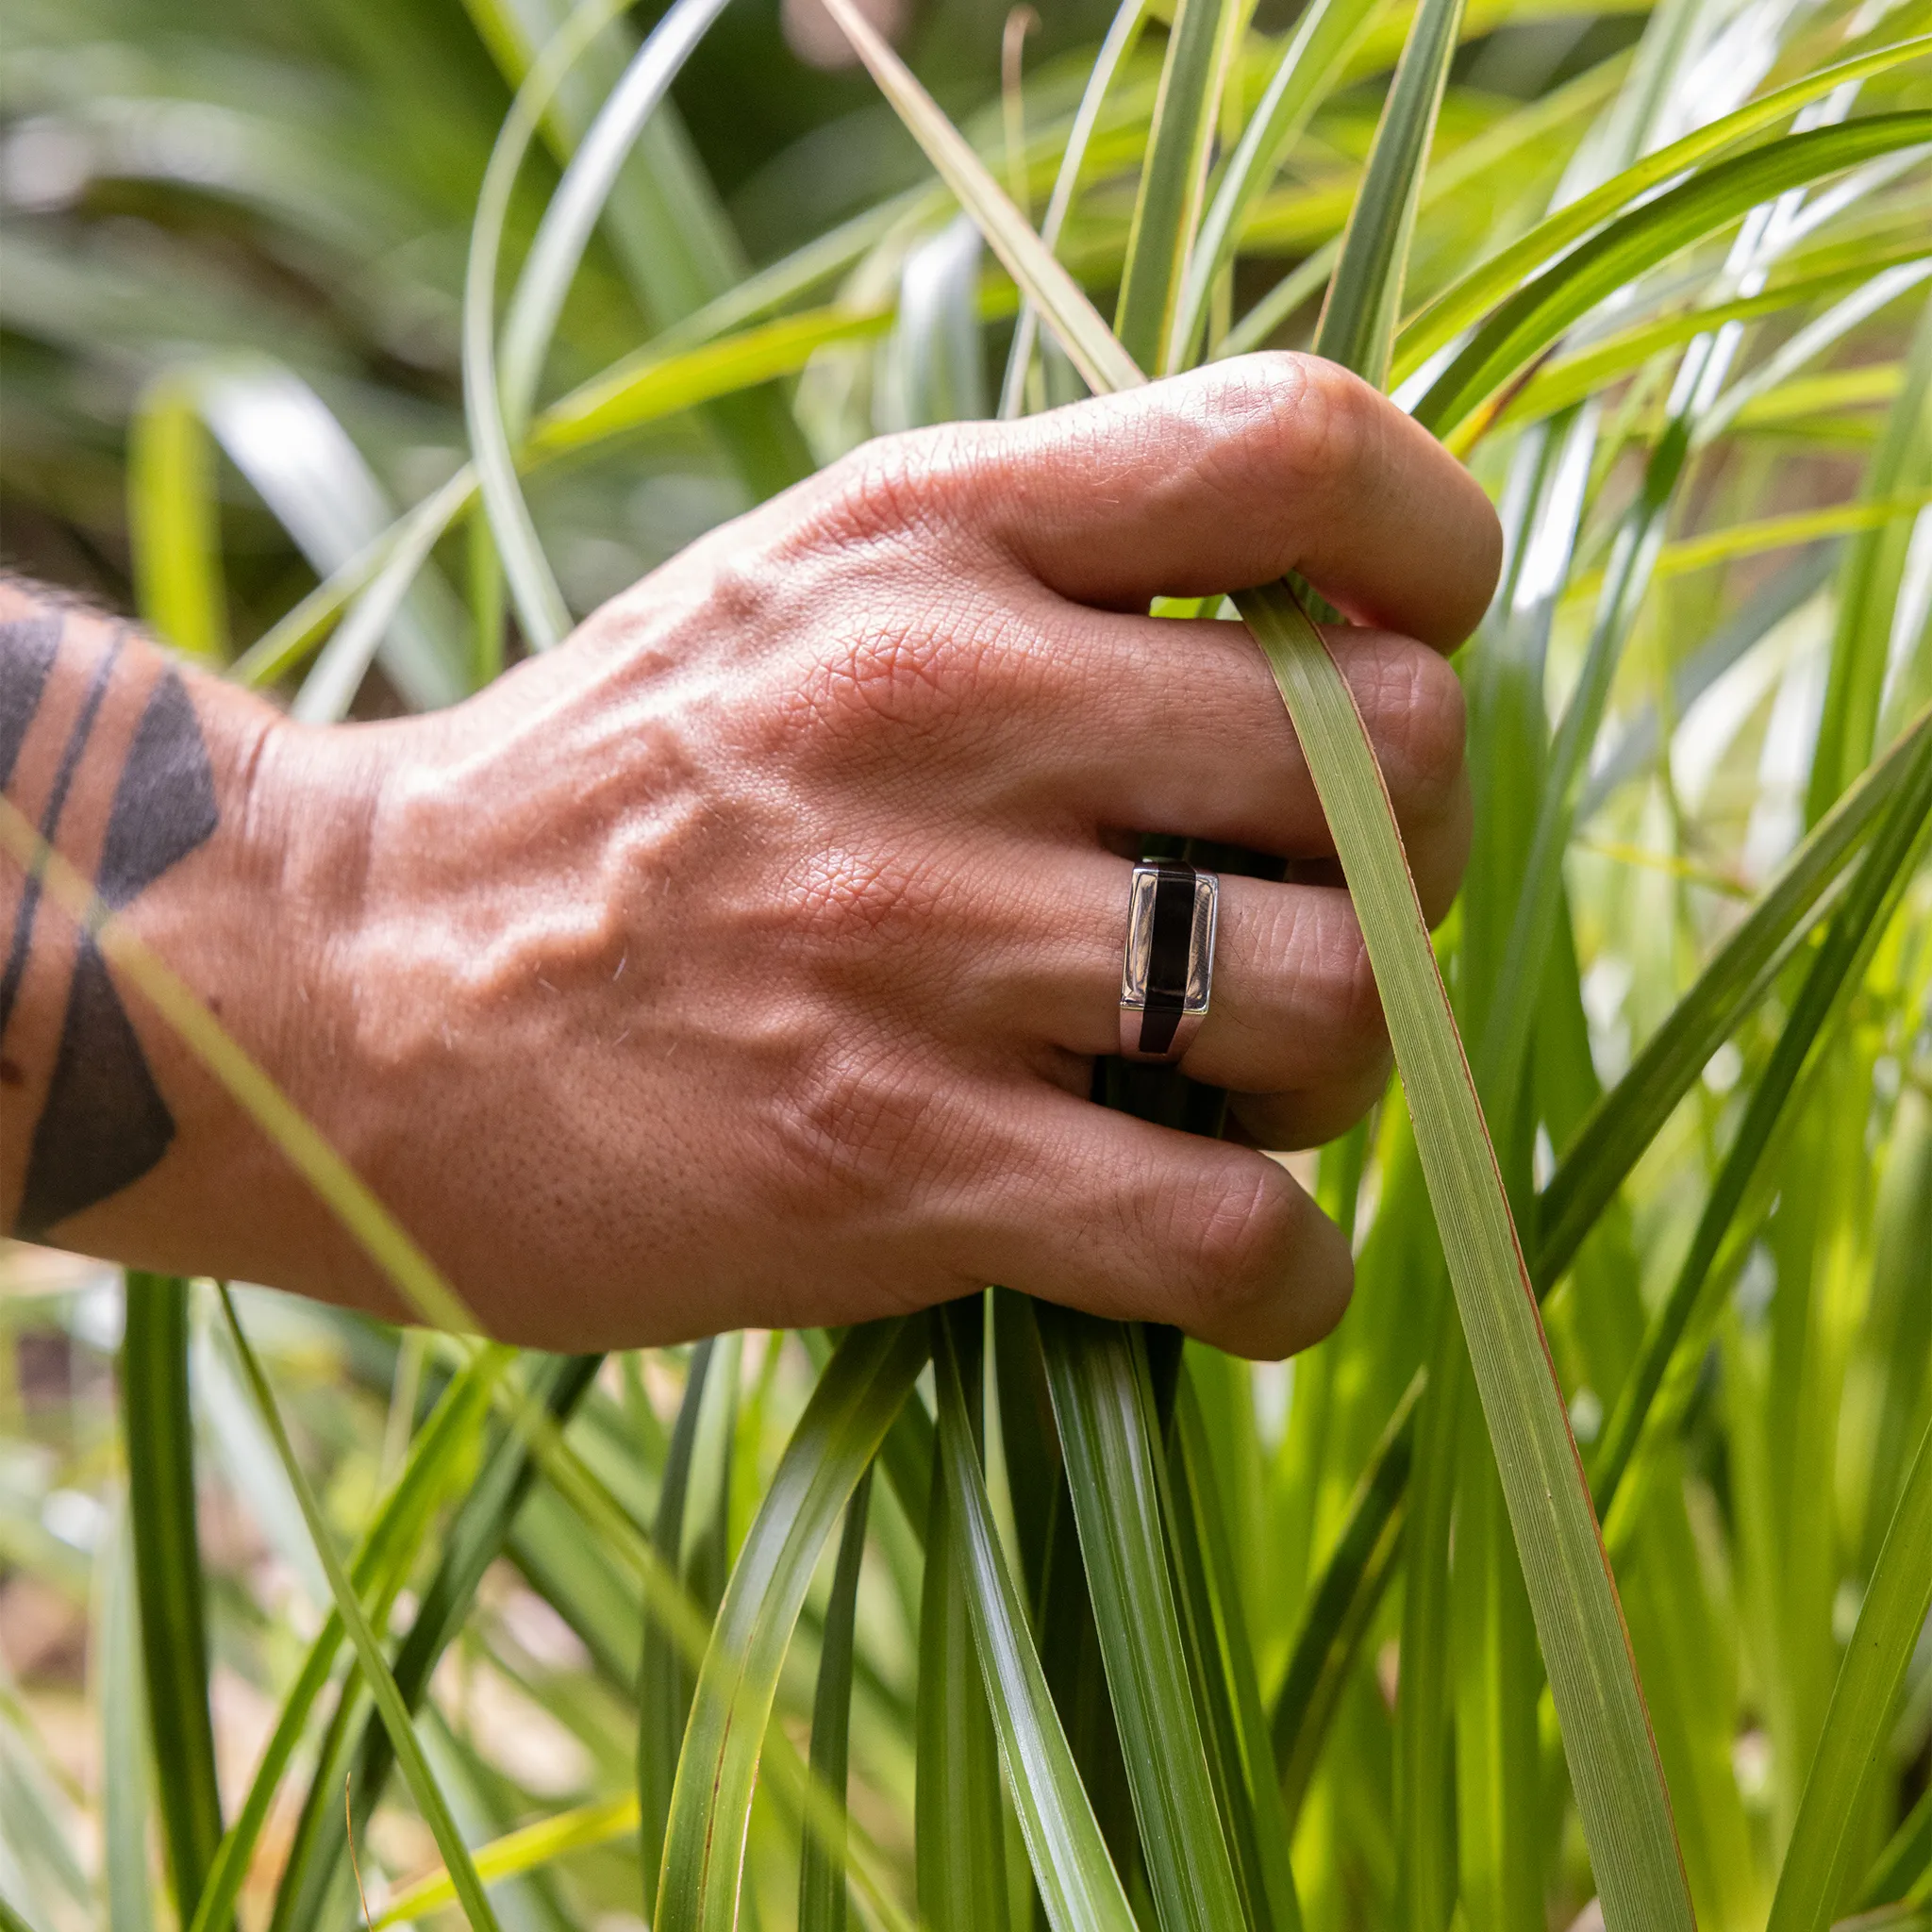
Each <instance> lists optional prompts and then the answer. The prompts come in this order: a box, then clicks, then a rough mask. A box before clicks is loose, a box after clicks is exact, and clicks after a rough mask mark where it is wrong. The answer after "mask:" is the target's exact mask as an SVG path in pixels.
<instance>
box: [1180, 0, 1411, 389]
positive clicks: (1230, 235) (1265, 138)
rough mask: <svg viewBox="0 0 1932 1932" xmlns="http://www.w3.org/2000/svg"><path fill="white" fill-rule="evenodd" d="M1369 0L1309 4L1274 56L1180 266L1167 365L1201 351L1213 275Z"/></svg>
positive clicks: (1368, 16) (1350, 42)
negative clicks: (1184, 268)
mask: <svg viewBox="0 0 1932 1932" xmlns="http://www.w3.org/2000/svg"><path fill="white" fill-rule="evenodd" d="M1376 11H1377V0H1310V4H1309V5H1308V6H1307V7H1305V8H1302V11H1301V14H1300V16H1299V17H1298V18H1297V19H1296V21H1295V24H1294V26H1293V29H1292V30H1291V32H1290V33H1289V34H1288V36H1287V37H1286V38H1285V40H1284V41H1283V42H1282V48H1281V58H1279V59H1278V60H1277V61H1276V63H1275V67H1274V73H1273V74H1272V75H1270V76H1269V80H1268V85H1267V87H1266V88H1265V89H1264V90H1263V91H1262V94H1261V98H1260V99H1259V100H1258V101H1257V102H1256V104H1255V110H1254V113H1253V114H1252V115H1251V116H1250V117H1249V120H1248V125H1246V126H1245V127H1244V128H1243V129H1242V130H1241V140H1240V142H1238V143H1237V144H1236V147H1235V150H1234V153H1233V154H1231V155H1230V156H1229V157H1228V159H1227V165H1226V167H1225V168H1224V169H1223V170H1222V173H1221V178H1220V180H1219V181H1218V182H1217V183H1216V185H1215V190H1214V198H1213V200H1212V201H1211V202H1210V203H1209V204H1208V211H1207V213H1206V214H1205V215H1204V216H1203V217H1202V220H1201V229H1200V233H1199V234H1198V235H1197V236H1196V237H1195V239H1194V246H1193V250H1192V252H1191V256H1190V258H1189V261H1188V276H1187V283H1186V286H1185V287H1184V288H1183V290H1182V291H1181V302H1180V307H1179V309H1178V311H1177V313H1176V315H1175V317H1174V331H1173V338H1172V343H1173V346H1172V350H1171V353H1170V357H1169V366H1170V367H1172V368H1175V369H1181V368H1185V367H1186V366H1187V365H1188V363H1189V362H1191V360H1192V359H1193V358H1194V357H1195V356H1196V355H1197V354H1198V353H1199V351H1200V348H1201V336H1202V331H1203V330H1204V329H1205V328H1206V327H1207V325H1208V305H1209V303H1210V301H1211V300H1212V298H1213V291H1214V284H1215V281H1216V280H1217V278H1218V277H1219V276H1220V275H1222V273H1223V271H1224V270H1225V269H1226V268H1227V266H1228V264H1229V263H1230V262H1231V261H1232V260H1233V259H1234V256H1235V251H1236V249H1237V247H1238V245H1239V243H1240V240H1241V229H1242V227H1243V225H1244V224H1245V223H1246V220H1247V216H1248V210H1249V208H1251V207H1252V206H1253V205H1254V203H1255V200H1256V199H1257V196H1258V195H1259V194H1260V193H1261V192H1262V191H1263V190H1264V189H1265V188H1266V187H1267V185H1268V182H1269V180H1270V179H1271V178H1272V177H1273V175H1274V171H1275V170H1276V169H1277V168H1278V167H1279V166H1280V165H1281V162H1282V158H1283V157H1284V156H1285V155H1286V154H1287V153H1288V151H1289V149H1290V148H1291V147H1292V146H1293V144H1294V142H1296V141H1297V140H1298V139H1299V138H1300V136H1301V134H1302V132H1303V130H1304V129H1305V128H1306V127H1307V125H1308V121H1309V119H1310V118H1311V116H1312V115H1313V114H1314V111H1315V109H1316V108H1317V107H1318V106H1319V105H1320V104H1321V101H1322V97H1323V96H1324V94H1325V93H1326V92H1327V91H1328V90H1329V88H1330V87H1332V86H1333V85H1334V83H1335V81H1336V78H1337V76H1338V75H1340V74H1341V69H1342V66H1343V64H1344V63H1345V62H1346V61H1347V59H1348V58H1349V56H1350V54H1351V53H1353V52H1354V51H1355V49H1356V48H1357V46H1359V45H1360V44H1361V41H1362V37H1363V36H1364V35H1365V34H1366V33H1367V32H1368V30H1369V28H1370V26H1371V25H1373V23H1374V18H1375V14H1376Z"/></svg>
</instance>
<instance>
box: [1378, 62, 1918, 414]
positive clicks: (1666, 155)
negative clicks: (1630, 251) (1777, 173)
mask: <svg viewBox="0 0 1932 1932" xmlns="http://www.w3.org/2000/svg"><path fill="white" fill-rule="evenodd" d="M1927 53H1932V35H1928V34H1921V35H1918V36H1916V37H1914V38H1912V39H1910V40H1906V41H1899V42H1894V43H1892V44H1891V45H1890V46H1886V47H1879V48H1877V49H1875V50H1874V51H1873V52H1871V53H1868V54H1862V55H1859V56H1858V57H1857V58H1854V59H1850V60H1841V61H1839V62H1838V63H1836V64H1835V65H1833V66H1829V67H1822V68H1819V69H1817V70H1816V71H1814V72H1813V73H1810V74H1807V75H1804V76H1803V77H1802V78H1801V79H1798V80H1795V81H1792V82H1791V83H1790V86H1788V87H1782V88H1778V89H1775V90H1774V92H1771V93H1768V94H1764V95H1762V96H1760V97H1759V98H1758V99H1757V100H1755V101H1752V102H1750V103H1749V104H1748V105H1747V106H1745V107H1742V108H1738V109H1736V110H1735V111H1734V112H1732V113H1729V114H1726V115H1724V116H1722V117H1721V118H1720V119H1718V120H1716V121H1712V122H1709V123H1707V125H1704V126H1702V127H1699V128H1697V129H1695V130H1694V131H1693V132H1692V133H1690V134H1687V135H1685V136H1684V137H1683V138H1682V139H1681V140H1679V141H1674V142H1671V143H1670V144H1669V145H1668V146H1666V147H1660V148H1658V149H1657V151H1656V152H1655V153H1653V154H1648V155H1645V156H1643V157H1642V158H1641V159H1640V160H1637V161H1635V162H1633V163H1632V164H1631V165H1630V166H1629V167H1627V168H1625V169H1624V171H1623V172H1622V173H1621V174H1618V175H1612V176H1611V177H1610V178H1609V179H1608V180H1607V181H1604V182H1601V183H1599V184H1598V185H1597V186H1595V187H1594V188H1592V189H1591V190H1590V192H1588V193H1586V194H1581V195H1578V196H1577V197H1576V199H1574V201H1569V202H1566V203H1565V204H1564V205H1563V206H1562V207H1561V208H1557V210H1556V211H1555V212H1554V213H1552V214H1551V215H1549V216H1547V217H1546V218H1545V219H1544V220H1543V221H1541V222H1540V223H1539V224H1538V225H1536V226H1535V227H1534V228H1532V229H1531V230H1530V231H1529V233H1528V234H1526V235H1524V236H1522V237H1520V238H1519V239H1518V240H1517V241H1515V242H1511V243H1510V244H1509V245H1508V246H1507V248H1503V249H1500V250H1498V251H1497V253H1496V254H1494V255H1492V256H1491V257H1490V258H1488V259H1487V260H1486V261H1482V262H1479V263H1477V265H1476V266H1475V267H1474V268H1473V269H1471V270H1470V271H1469V272H1468V274H1466V275H1461V276H1459V277H1458V278H1457V280H1456V281H1454V282H1452V283H1451V284H1450V285H1449V287H1448V288H1446V289H1445V290H1443V291H1442V292H1441V294H1440V295H1438V296H1436V297H1435V298H1434V299H1433V300H1432V301H1431V302H1430V303H1429V304H1428V306H1427V307H1426V308H1424V309H1423V311H1422V312H1421V314H1419V315H1418V316H1416V318H1415V319H1414V320H1413V321H1412V322H1410V323H1409V324H1408V325H1407V327H1405V328H1404V329H1403V331H1402V334H1401V337H1400V339H1399V340H1398V341H1397V342H1396V346H1395V357H1394V361H1393V364H1392V367H1391V378H1392V380H1394V381H1395V382H1397V383H1400V382H1402V381H1404V380H1406V379H1407V377H1408V376H1409V375H1413V374H1414V373H1415V371H1416V370H1418V369H1419V368H1421V367H1422V365H1423V364H1424V362H1426V361H1427V360H1428V358H1430V357H1431V356H1433V355H1434V354H1435V353H1436V351H1437V350H1438V349H1440V348H1441V347H1442V345H1443V344H1444V343H1445V342H1449V341H1453V340H1454V339H1455V338H1456V337H1457V336H1458V335H1459V334H1461V332H1462V331H1463V330H1464V329H1465V328H1467V327H1468V326H1469V325H1471V324H1472V323H1474V322H1475V321H1477V320H1478V319H1479V318H1480V317H1481V316H1482V315H1483V313H1484V311H1485V310H1487V309H1489V308H1491V307H1492V306H1493V305H1494V304H1495V303H1498V302H1500V301H1502V300H1503V299H1504V297H1505V296H1507V295H1508V294H1509V293H1510V291H1512V290H1514V289H1516V288H1517V286H1518V285H1519V284H1520V283H1522V282H1523V281H1524V278H1525V277H1527V276H1528V275H1531V274H1532V273H1533V272H1534V271H1536V270H1537V269H1540V268H1541V267H1542V266H1543V265H1544V264H1545V263H1547V262H1549V261H1550V260H1552V259H1553V258H1555V257H1556V256H1557V255H1558V254H1559V253H1560V252H1561V251H1562V250H1563V249H1565V248H1567V247H1568V246H1569V245H1570V244H1571V243H1572V242H1576V241H1578V240H1580V239H1581V238H1582V237H1583V236H1585V235H1588V234H1589V233H1590V232H1591V229H1592V228H1595V227H1597V226H1598V225H1600V224H1601V223H1604V222H1607V221H1609V220H1610V219H1611V218H1612V217H1613V216H1616V215H1618V214H1621V213H1623V212H1624V210H1625V209H1628V208H1631V207H1632V206H1633V204H1635V203H1636V202H1638V201H1639V200H1640V199H1641V197H1642V196H1644V195H1646V194H1649V193H1650V192H1652V191H1653V190H1655V189H1657V188H1659V187H1661V186H1662V185H1663V184H1664V183H1665V182H1667V181H1670V180H1671V179H1673V177H1674V176H1675V175H1681V174H1683V173H1684V172H1685V170H1687V169H1689V168H1691V167H1694V166H1695V165H1696V164H1697V163H1698V162H1700V161H1703V160H1707V159H1708V158H1710V157H1712V156H1714V155H1718V154H1721V153H1723V151H1724V149H1725V148H1727V147H1731V146H1733V145H1735V144H1736V143H1737V142H1740V141H1744V140H1747V139H1748V138H1749V137H1750V136H1751V135H1753V134H1757V133H1760V132H1762V131H1763V130H1764V129H1765V128H1767V127H1771V126H1774V125H1776V124H1777V123H1778V122H1780V121H1783V120H1785V119H1787V118H1788V117H1790V115H1793V114H1795V113H1796V112H1797V111H1798V109H1799V108H1803V107H1806V106H1807V105H1808V104H1809V103H1811V102H1812V101H1815V100H1820V99H1823V98H1824V96H1826V95H1828V94H1830V93H1832V92H1835V91H1836V90H1837V89H1839V88H1840V87H1846V86H1849V85H1851V84H1852V83H1853V82H1855V81H1859V80H1868V79H1870V78H1871V77H1872V76H1873V75H1878V74H1883V73H1886V72H1887V71H1888V70H1890V68H1893V67H1896V66H1900V65H1902V64H1903V63H1905V62H1906V61H1908V60H1916V59H1918V58H1921V57H1922V56H1924V55H1925V54H1927ZM1743 158H1746V159H1748V158H1749V157H1748V156H1747V157H1743Z"/></svg>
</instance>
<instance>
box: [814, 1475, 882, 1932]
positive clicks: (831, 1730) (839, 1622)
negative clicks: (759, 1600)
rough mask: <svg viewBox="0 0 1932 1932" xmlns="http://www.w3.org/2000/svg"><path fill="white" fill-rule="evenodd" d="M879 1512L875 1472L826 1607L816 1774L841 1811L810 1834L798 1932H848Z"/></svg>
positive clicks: (857, 1504) (862, 1485)
mask: <svg viewBox="0 0 1932 1932" xmlns="http://www.w3.org/2000/svg"><path fill="white" fill-rule="evenodd" d="M871 1505H872V1471H871V1470H869V1469H868V1470H867V1471H866V1473H865V1474H863V1475H862V1476H860V1477H859V1479H858V1488H857V1489H856V1490H854V1491H853V1492H852V1500H851V1502H849V1503H848V1504H846V1506H845V1527H844V1529H843V1530H842V1531H841V1533H840V1537H839V1557H838V1561H837V1564H836V1565H835V1567H834V1568H833V1571H832V1593H831V1596H830V1598H829V1599H828V1600H827V1601H826V1604H825V1628H824V1637H823V1638H822V1639H821V1640H820V1643H819V1679H818V1689H817V1691H816V1693H815V1694H814V1696H813V1698H812V1706H811V1774H812V1775H813V1777H815V1778H817V1779H818V1780H819V1781H820V1783H822V1784H823V1785H824V1788H825V1790H827V1791H828V1792H829V1793H830V1794H831V1796H832V1798H833V1799H834V1801H835V1802H836V1803H837V1805H838V1807H839V1812H840V1816H839V1821H838V1826H837V1828H836V1835H835V1836H834V1837H832V1838H827V1837H824V1836H823V1835H821V1834H818V1833H810V1832H808V1834H807V1835H806V1840H805V1843H804V1845H803V1846H802V1847H801V1848H800V1851H799V1858H798V1932H845V1924H846V1910H845V1907H846V1892H847V1887H846V1880H845V1856H844V1853H845V1827H846V1824H847V1820H846V1817H845V1789H846V1775H847V1741H848V1737H849V1733H850V1730H851V1724H852V1661H853V1648H854V1628H855V1624H856V1620H857V1617H858V1576H859V1572H860V1570H861V1569H862V1568H863V1567H864V1563H865V1520H866V1515H867V1513H868V1511H869V1509H870V1507H871Z"/></svg>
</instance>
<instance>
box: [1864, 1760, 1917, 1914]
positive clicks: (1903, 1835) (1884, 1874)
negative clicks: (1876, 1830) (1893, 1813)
mask: <svg viewBox="0 0 1932 1932" xmlns="http://www.w3.org/2000/svg"><path fill="white" fill-rule="evenodd" d="M1928 1885H1932V1786H1928V1787H1927V1788H1926V1790H1923V1791H1921V1792H1920V1793H1919V1802H1918V1803H1917V1804H1916V1805H1914V1806H1913V1807H1912V1808H1911V1812H1910V1814H1909V1815H1908V1816H1907V1819H1906V1820H1905V1822H1904V1824H1901V1825H1900V1826H1899V1828H1898V1829H1897V1830H1896V1831H1895V1832H1893V1833H1892V1835H1891V1839H1890V1842H1889V1843H1888V1844H1887V1845H1886V1847H1885V1849H1884V1850H1883V1851H1882V1852H1880V1853H1879V1855H1878V1857H1877V1860H1876V1862H1875V1863H1874V1865H1873V1867H1872V1869H1871V1871H1870V1872H1868V1873H1867V1874H1865V1883H1864V1885H1863V1887H1862V1888H1861V1889H1860V1890H1859V1893H1858V1900H1857V1909H1858V1910H1859V1911H1861V1912H1868V1911H1870V1910H1872V1908H1873V1907H1874V1906H1882V1905H1889V1904H1890V1903H1892V1902H1893V1901H1894V1900H1897V1899H1901V1898H1904V1897H1906V1896H1907V1894H1908V1893H1910V1892H1913V1891H1917V1892H1919V1893H1920V1894H1921V1896H1924V1893H1925V1890H1926V1888H1927V1886H1928Z"/></svg>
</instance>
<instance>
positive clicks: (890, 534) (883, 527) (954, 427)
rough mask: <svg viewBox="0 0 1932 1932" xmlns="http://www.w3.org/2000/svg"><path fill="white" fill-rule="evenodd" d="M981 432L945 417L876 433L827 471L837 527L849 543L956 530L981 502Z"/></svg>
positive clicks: (969, 518)
mask: <svg viewBox="0 0 1932 1932" xmlns="http://www.w3.org/2000/svg"><path fill="white" fill-rule="evenodd" d="M981 441H982V438H981V436H980V433H979V432H978V431H977V430H975V429H974V426H973V425H967V424H957V423H946V424H941V425H937V426H936V427H933V428H928V429H908V430H904V431H902V432H900V433H899V434H897V435H893V436H879V437H874V439H873V440H872V441H870V442H865V443H861V444H860V445H859V447H858V449H856V450H854V451H853V452H852V453H851V454H850V455H849V456H846V457H844V458H841V460H840V461H839V462H838V463H836V464H835V465H834V466H833V468H832V470H831V472H830V473H829V477H830V484H831V494H830V499H829V503H830V513H831V515H832V517H833V519H834V522H835V525H836V528H835V531H834V534H835V535H836V536H837V537H838V539H839V540H840V541H843V542H848V543H849V542H853V541H858V542H859V543H868V544H873V543H886V542H891V541H897V540H900V539H904V538H907V537H913V538H919V537H924V538H926V539H928V540H930V539H932V538H934V537H938V536H951V535H952V534H954V533H955V532H957V531H958V529H959V528H960V527H961V526H962V525H965V524H966V523H968V522H970V521H971V519H972V517H973V515H974V511H975V510H976V509H977V508H978V507H979V499H980V496H981V494H982V491H983V481H984V478H983V472H984V464H983V463H982V461H981V460H980V444H981Z"/></svg>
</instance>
